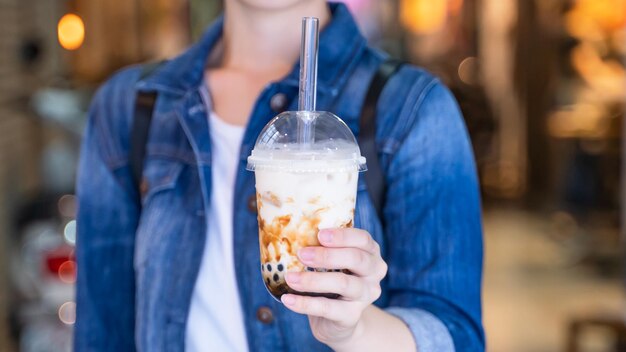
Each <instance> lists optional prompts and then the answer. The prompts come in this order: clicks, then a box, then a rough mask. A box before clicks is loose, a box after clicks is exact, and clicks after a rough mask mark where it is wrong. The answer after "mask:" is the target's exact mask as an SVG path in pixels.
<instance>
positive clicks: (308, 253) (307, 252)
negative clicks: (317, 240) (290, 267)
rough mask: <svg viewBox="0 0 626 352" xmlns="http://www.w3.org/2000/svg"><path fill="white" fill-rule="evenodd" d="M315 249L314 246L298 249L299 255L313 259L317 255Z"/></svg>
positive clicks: (305, 259) (303, 258)
mask: <svg viewBox="0 0 626 352" xmlns="http://www.w3.org/2000/svg"><path fill="white" fill-rule="evenodd" d="M313 251H314V249H313V248H302V249H301V250H299V251H298V257H300V259H301V260H304V261H311V260H313V258H314V257H315V252H313Z"/></svg>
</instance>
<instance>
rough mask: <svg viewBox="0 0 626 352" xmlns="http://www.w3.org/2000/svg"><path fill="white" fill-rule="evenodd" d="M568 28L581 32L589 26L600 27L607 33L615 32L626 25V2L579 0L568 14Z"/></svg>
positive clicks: (615, 0)
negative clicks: (578, 29) (578, 28)
mask: <svg viewBox="0 0 626 352" xmlns="http://www.w3.org/2000/svg"><path fill="white" fill-rule="evenodd" d="M568 21H569V23H568V26H569V27H574V31H575V29H576V28H577V27H582V28H580V31H581V32H584V31H587V30H588V29H589V26H598V27H599V28H601V29H602V30H605V31H614V30H619V29H621V28H623V27H624V26H625V25H626V0H578V1H577V2H576V5H575V7H574V8H573V10H572V11H570V12H569V13H568Z"/></svg>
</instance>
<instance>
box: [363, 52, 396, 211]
mask: <svg viewBox="0 0 626 352" xmlns="http://www.w3.org/2000/svg"><path fill="white" fill-rule="evenodd" d="M402 65H403V62H401V61H398V60H394V59H388V60H386V61H385V62H383V63H382V64H381V65H380V66H379V68H378V71H377V72H376V74H375V75H374V77H373V78H372V81H371V83H370V86H369V89H368V91H367V95H366V96H365V102H364V103H363V108H362V109H361V119H360V131H359V137H358V140H359V148H360V149H361V154H362V155H363V156H364V157H365V159H366V162H367V172H365V173H364V174H363V176H364V177H365V183H366V185H367V189H368V191H369V195H370V198H371V199H372V203H373V204H374V207H375V208H376V213H377V214H378V218H379V219H380V220H381V222H382V219H383V213H382V212H383V202H384V196H385V175H384V174H383V170H382V167H381V165H380V162H379V160H378V151H377V148H376V108H377V106H378V98H379V97H380V94H381V93H382V91H383V88H385V84H387V81H388V80H389V78H391V77H392V76H393V75H394V74H395V73H396V72H397V71H398V70H399V69H400V67H401V66H402Z"/></svg>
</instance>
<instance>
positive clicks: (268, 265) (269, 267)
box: [267, 263, 272, 271]
mask: <svg viewBox="0 0 626 352" xmlns="http://www.w3.org/2000/svg"><path fill="white" fill-rule="evenodd" d="M267 271H272V264H270V263H267Z"/></svg>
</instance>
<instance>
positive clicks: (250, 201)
mask: <svg viewBox="0 0 626 352" xmlns="http://www.w3.org/2000/svg"><path fill="white" fill-rule="evenodd" d="M248 210H250V212H251V213H253V214H256V213H257V208H256V194H253V195H251V196H250V198H248Z"/></svg>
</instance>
